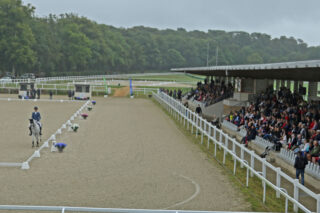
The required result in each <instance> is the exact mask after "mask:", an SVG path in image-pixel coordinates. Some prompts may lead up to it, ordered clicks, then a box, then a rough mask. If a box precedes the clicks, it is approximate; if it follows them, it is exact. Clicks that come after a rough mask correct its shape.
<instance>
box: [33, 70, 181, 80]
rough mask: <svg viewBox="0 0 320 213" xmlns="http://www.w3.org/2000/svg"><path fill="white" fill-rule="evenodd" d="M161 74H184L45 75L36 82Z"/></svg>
mask: <svg viewBox="0 0 320 213" xmlns="http://www.w3.org/2000/svg"><path fill="white" fill-rule="evenodd" d="M161 75H184V74H183V73H173V72H169V73H168V72H167V73H137V74H119V75H88V76H62V77H47V78H37V79H36V82H48V81H79V80H90V79H103V78H106V79H110V78H112V79H124V78H125V79H127V78H132V77H134V78H137V77H144V76H161Z"/></svg>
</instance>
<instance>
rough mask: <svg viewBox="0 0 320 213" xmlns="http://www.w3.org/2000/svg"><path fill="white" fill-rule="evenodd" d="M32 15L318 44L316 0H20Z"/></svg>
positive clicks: (319, 29)
mask: <svg viewBox="0 0 320 213" xmlns="http://www.w3.org/2000/svg"><path fill="white" fill-rule="evenodd" d="M23 1H24V2H25V3H31V4H32V5H33V6H35V7H36V15H38V16H40V17H42V16H47V15H48V14H50V13H52V14H62V13H70V12H72V13H76V14H78V15H79V16H85V17H88V18H89V19H92V20H94V21H96V22H98V23H104V24H107V25H113V26H117V27H132V26H138V25H139V26H140V25H144V26H149V27H156V28H161V29H166V28H172V29H176V28H178V27H183V28H185V29H187V30H195V29H196V30H202V31H207V30H208V29H213V30H216V29H218V30H226V31H235V30H241V31H247V32H250V33H251V32H262V33H267V34H270V35H272V36H273V37H279V36H281V35H285V36H288V37H290V36H293V37H295V38H301V39H302V40H304V41H305V42H306V43H308V44H309V45H311V46H315V45H320V12H319V11H320V0H306V1H302V0H219V1H218V0H23Z"/></svg>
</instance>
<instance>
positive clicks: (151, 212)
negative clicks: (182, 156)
mask: <svg viewBox="0 0 320 213" xmlns="http://www.w3.org/2000/svg"><path fill="white" fill-rule="evenodd" d="M0 210H25V211H28V210H29V211H60V212H61V213H65V212H67V211H68V212H104V213H240V212H230V211H186V210H156V209H115V208H90V207H65V206H14V205H0ZM241 213H246V212H241ZM247 213H249V212H247ZM250 213H254V212H250Z"/></svg>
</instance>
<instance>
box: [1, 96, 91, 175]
mask: <svg viewBox="0 0 320 213" xmlns="http://www.w3.org/2000/svg"><path fill="white" fill-rule="evenodd" d="M0 101H35V102H36V101H49V102H61V103H63V102H73V103H75V102H76V101H74V100H50V99H34V100H32V99H31V100H29V99H17V98H0ZM89 103H90V101H86V102H85V103H84V104H83V105H82V106H81V107H80V109H79V110H78V111H77V112H76V113H75V114H74V115H72V116H71V117H70V119H69V120H68V121H67V122H66V123H64V124H62V126H61V128H59V129H58V130H57V131H56V133H54V134H53V135H51V136H50V138H49V139H48V140H46V141H45V142H44V143H43V144H42V145H41V146H40V148H39V149H38V150H36V151H35V152H34V153H33V154H32V155H31V156H30V157H29V158H28V160H26V161H24V162H22V163H11V162H0V167H20V168H21V169H23V170H27V169H30V165H29V163H30V162H31V161H32V160H33V159H34V158H40V156H41V155H40V151H41V150H42V149H44V148H49V147H50V146H49V142H52V146H51V152H54V151H57V148H56V147H55V146H54V144H55V143H56V135H57V134H59V135H61V134H62V129H66V128H67V126H71V125H72V123H71V121H73V120H74V119H75V117H77V116H78V115H79V114H80V113H81V111H82V110H83V109H85V107H87V106H88V104H89Z"/></svg>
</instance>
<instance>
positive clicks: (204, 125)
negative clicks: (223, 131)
mask: <svg viewBox="0 0 320 213" xmlns="http://www.w3.org/2000/svg"><path fill="white" fill-rule="evenodd" d="M201 127H202V131H201V144H203V132H204V131H206V128H207V125H206V122H204V120H201Z"/></svg>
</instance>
